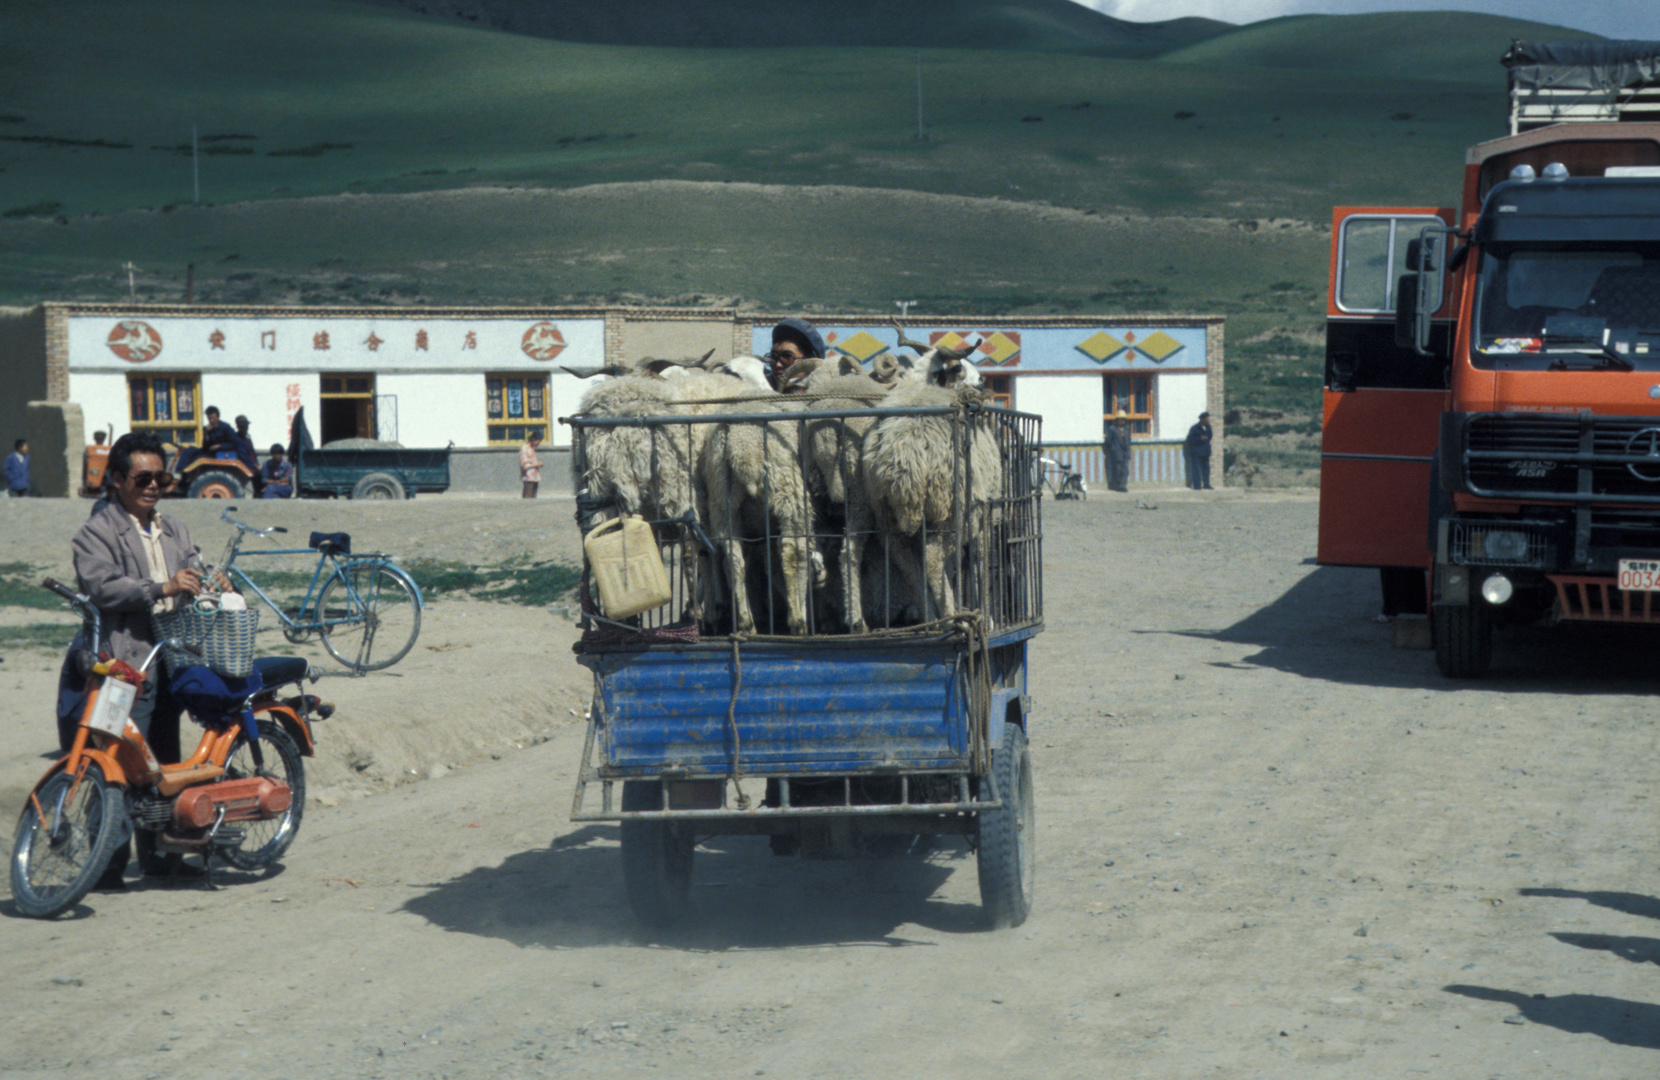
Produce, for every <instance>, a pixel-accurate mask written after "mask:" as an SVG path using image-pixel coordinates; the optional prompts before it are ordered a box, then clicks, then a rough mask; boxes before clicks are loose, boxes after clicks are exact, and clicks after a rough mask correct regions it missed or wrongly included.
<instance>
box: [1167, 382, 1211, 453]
mask: <svg viewBox="0 0 1660 1080" xmlns="http://www.w3.org/2000/svg"><path fill="white" fill-rule="evenodd" d="M1155 394H1156V395H1157V401H1156V402H1155V408H1156V409H1157V410H1158V415H1157V424H1156V425H1155V427H1154V430H1153V437H1154V438H1156V439H1181V438H1186V437H1187V429H1188V428H1190V427H1192V426H1193V425H1194V424H1196V423H1198V422H1199V414H1200V413H1202V412H1204V411H1205V409H1206V408H1207V406H1206V404H1205V374H1204V372H1202V371H1195V372H1192V373H1191V374H1181V375H1177V374H1170V375H1160V376H1159V378H1158V386H1157V390H1156V391H1155ZM1212 423H1213V424H1214V423H1215V421H1214V420H1213V421H1212Z"/></svg>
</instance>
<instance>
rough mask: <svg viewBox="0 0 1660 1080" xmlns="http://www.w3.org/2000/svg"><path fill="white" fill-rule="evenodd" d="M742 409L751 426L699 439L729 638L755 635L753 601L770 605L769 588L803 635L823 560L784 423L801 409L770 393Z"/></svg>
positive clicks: (705, 517)
mask: <svg viewBox="0 0 1660 1080" xmlns="http://www.w3.org/2000/svg"><path fill="white" fill-rule="evenodd" d="M741 405H742V409H743V411H744V412H745V413H748V414H752V415H753V416H754V419H752V420H751V419H734V420H730V421H727V422H723V423H718V424H712V425H710V430H709V432H708V434H707V435H706V436H705V441H704V443H703V450H702V453H701V455H700V457H699V461H698V480H699V483H698V491H697V493H698V499H699V512H698V517H699V519H700V520H701V521H702V522H703V525H704V527H705V528H706V529H708V530H709V532H710V534H711V536H712V537H713V539H714V543H715V545H716V547H717V548H719V549H720V552H721V556H722V559H721V562H722V565H723V567H724V569H725V574H726V577H725V583H726V587H727V592H728V594H729V596H730V598H731V614H732V629H733V632H734V633H739V634H753V633H754V632H755V626H756V623H755V597H764V598H766V599H768V600H769V601H770V599H771V597H770V594H769V592H768V591H767V589H766V588H765V582H767V581H771V582H772V583H773V586H774V589H775V590H778V591H780V592H781V593H782V600H783V602H784V606H785V610H786V615H785V622H786V625H787V626H788V628H789V632H790V633H791V634H797V635H799V634H805V633H807V632H808V629H809V625H810V623H809V619H808V614H807V612H808V606H809V604H810V602H811V599H812V591H813V588H814V586H815V585H819V584H822V583H823V568H824V559H823V556H822V555H821V554H820V553H819V552H818V550H817V548H816V547H815V546H814V544H813V533H814V524H815V520H816V518H815V514H814V510H813V501H812V499H811V498H810V496H809V494H808V490H807V476H806V470H805V469H803V467H802V455H801V438H800V422H799V421H795V420H791V419H788V418H787V414H788V413H790V412H794V411H799V407H798V406H797V405H795V404H794V403H791V402H789V401H787V400H786V399H784V398H781V397H780V396H778V395H777V394H776V393H774V392H770V391H769V392H768V393H766V394H763V393H760V392H755V394H754V396H753V398H752V399H751V400H747V401H744V402H742V403H741ZM728 408H729V410H730V411H734V412H736V411H737V410H738V408H739V407H738V406H729V407H728ZM771 417H777V419H771ZM757 545H758V550H759V554H760V565H758V566H756V567H754V568H753V569H752V568H751V565H750V554H749V553H748V552H746V548H747V549H749V550H751V551H753V550H755V549H756V547H757ZM774 556H776V558H777V565H778V569H779V573H778V575H777V577H776V578H775V577H774V575H773V573H772V566H773V558H774ZM769 628H770V620H769Z"/></svg>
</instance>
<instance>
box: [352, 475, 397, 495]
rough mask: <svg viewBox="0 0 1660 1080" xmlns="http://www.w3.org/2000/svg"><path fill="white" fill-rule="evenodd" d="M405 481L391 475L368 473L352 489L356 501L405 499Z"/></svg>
mask: <svg viewBox="0 0 1660 1080" xmlns="http://www.w3.org/2000/svg"><path fill="white" fill-rule="evenodd" d="M405 497H406V496H405V495H404V490H403V481H402V480H399V479H398V478H397V477H396V476H393V475H392V474H391V473H383V472H372V473H366V474H365V475H364V476H363V478H362V479H361V480H359V481H358V482H357V484H356V485H355V486H354V487H353V488H352V498H354V499H391V500H401V499H403V498H405Z"/></svg>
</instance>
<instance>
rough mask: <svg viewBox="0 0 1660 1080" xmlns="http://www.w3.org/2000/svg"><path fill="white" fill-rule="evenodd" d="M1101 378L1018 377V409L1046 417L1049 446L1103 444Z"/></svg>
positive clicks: (1070, 376)
mask: <svg viewBox="0 0 1660 1080" xmlns="http://www.w3.org/2000/svg"><path fill="white" fill-rule="evenodd" d="M1101 394H1102V389H1101V376H1100V375H1098V374H1095V373H1094V372H1088V373H1085V374H1082V375H1016V376H1015V379H1014V407H1015V408H1016V409H1019V410H1020V411H1021V412H1029V413H1037V414H1038V415H1039V416H1041V417H1043V441H1044V442H1046V443H1087V442H1100V441H1101V409H1102V404H1101V401H1102V398H1101Z"/></svg>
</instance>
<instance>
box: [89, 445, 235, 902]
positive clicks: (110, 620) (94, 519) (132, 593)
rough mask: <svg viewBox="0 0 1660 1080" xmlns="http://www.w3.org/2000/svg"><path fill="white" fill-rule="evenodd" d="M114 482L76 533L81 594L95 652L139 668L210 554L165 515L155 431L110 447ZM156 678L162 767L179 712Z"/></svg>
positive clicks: (175, 742) (151, 722)
mask: <svg viewBox="0 0 1660 1080" xmlns="http://www.w3.org/2000/svg"><path fill="white" fill-rule="evenodd" d="M108 475H109V483H108V491H109V494H108V495H106V496H105V497H104V498H102V499H100V500H98V501H97V502H96V503H94V504H93V507H92V513H91V514H90V515H89V516H88V517H87V519H86V521H84V522H82V523H81V526H80V528H78V529H76V530H75V535H74V536H73V537H72V538H71V540H70V547H71V549H72V551H73V553H74V560H75V576H76V579H77V581H78V583H79V588H80V591H81V592H83V593H85V594H86V595H87V596H88V597H90V598H91V600H92V603H93V605H94V606H96V607H97V608H98V613H99V616H100V618H101V619H102V621H103V632H104V641H103V642H98V643H93V644H92V645H91V646H90V647H91V648H92V649H94V650H95V651H96V650H98V649H100V648H101V649H104V650H107V651H108V652H109V654H110V655H111V656H113V657H115V658H116V659H118V660H125V661H126V662H127V663H129V664H131V665H133V666H134V667H137V666H138V665H140V664H142V663H144V661H145V659H146V658H147V657H148V656H149V654H150V650H151V648H152V647H153V646H154V645H155V632H154V630H153V629H152V627H151V624H150V616H151V615H152V614H155V613H160V612H164V611H168V610H171V609H172V607H173V605H174V604H176V603H179V602H181V598H188V597H194V596H196V595H198V594H199V593H200V592H201V591H202V575H201V572H200V571H199V570H197V569H195V566H199V565H200V562H199V560H200V556H201V552H200V550H199V549H198V548H197V547H196V545H195V544H194V543H193V542H192V541H191V539H190V532H189V530H187V529H186V528H185V527H184V525H183V524H181V523H180V522H178V521H176V520H174V519H173V518H171V517H168V516H167V515H166V514H162V513H158V512H157V510H156V503H157V501H158V500H159V499H160V498H161V493H162V491H163V490H164V489H165V488H166V487H167V485H168V483H169V482H170V478H169V476H168V474H167V471H166V468H165V466H164V465H163V456H162V445H161V441H160V440H159V439H157V438H156V437H155V436H154V435H152V434H149V433H148V432H133V433H129V434H126V435H123V436H121V438H119V439H117V440H115V445H114V446H112V447H111V448H110V460H109V474H108ZM193 564H194V565H193ZM214 584H215V585H216V586H217V587H219V588H220V589H222V590H223V589H229V588H230V582H229V581H228V580H227V579H226V578H225V576H224V574H222V573H221V574H216V575H215V577H214ZM81 645H82V643H81V641H80V640H79V635H77V639H76V641H75V642H74V643H72V644H71V645H70V655H69V656H68V657H66V658H65V660H64V670H63V672H62V674H61V676H60V679H59V693H58V738H59V741H60V743H61V744H63V745H65V747H66V748H67V744H68V743H70V742H73V740H74V736H75V726H76V724H77V723H78V721H79V717H80V708H79V699H80V695H81V693H84V680H83V679H82V678H81V676H80V674H79V672H78V671H77V670H76V668H75V666H74V659H73V658H74V654H75V651H76V650H77V649H78V648H79V647H81ZM150 676H151V677H149V678H146V679H145V680H144V689H143V692H142V693H140V694H139V696H138V698H137V700H135V701H134V702H133V709H132V721H133V726H134V727H136V728H138V730H139V731H141V732H143V734H144V738H145V741H146V742H148V743H149V744H150V749H151V750H153V751H154V752H155V755H156V758H157V759H158V760H159V761H161V762H162V763H163V764H168V763H172V762H176V761H178V760H179V713H180V709H179V706H178V704H177V703H175V702H174V701H173V699H172V696H171V695H169V694H168V693H167V692H166V688H165V687H164V686H163V685H162V684H163V683H164V682H165V680H164V679H162V678H159V677H157V676H156V672H155V670H154V669H152V670H151V672H150ZM77 684H79V685H77ZM66 699H67V700H66ZM66 706H67V709H66ZM145 835H146V836H148V835H149V834H148V833H146V834H145ZM139 857H140V863H141V869H142V870H143V871H144V873H146V874H151V875H155V874H166V873H177V872H179V869H180V865H179V862H178V859H177V858H172V859H168V858H164V857H162V856H160V855H158V854H157V853H156V852H154V851H153V850H143V849H141V850H140V852H139ZM126 864H127V854H126V848H125V846H123V847H121V848H120V849H118V850H117V853H116V856H115V858H113V859H112V860H111V861H110V869H109V871H108V872H107V873H106V874H105V876H104V879H103V880H102V881H101V882H100V885H101V886H102V887H106V888H118V887H120V884H121V875H122V872H123V871H124V870H125V869H126Z"/></svg>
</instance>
